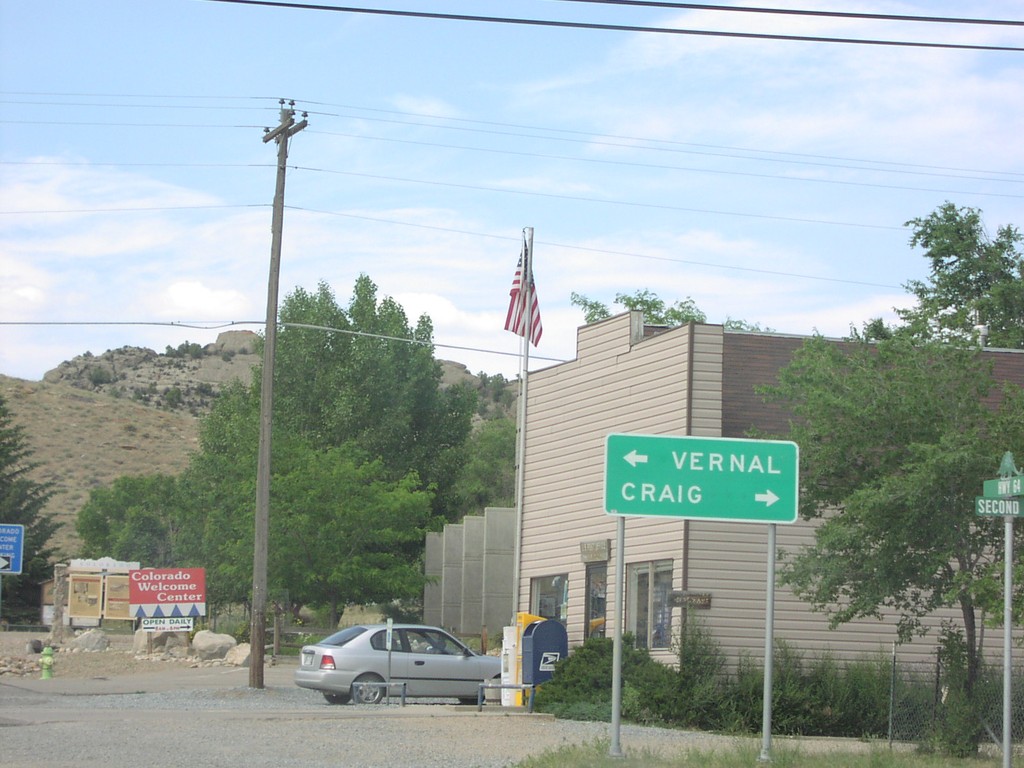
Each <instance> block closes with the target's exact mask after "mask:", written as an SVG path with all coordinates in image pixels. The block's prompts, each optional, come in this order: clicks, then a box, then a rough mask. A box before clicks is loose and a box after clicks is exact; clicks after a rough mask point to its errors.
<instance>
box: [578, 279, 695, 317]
mask: <svg viewBox="0 0 1024 768" xmlns="http://www.w3.org/2000/svg"><path fill="white" fill-rule="evenodd" d="M569 301H570V303H572V305H573V306H576V307H580V308H581V309H582V310H583V312H584V319H585V320H586V321H587V323H596V322H597V321H599V320H604V319H606V318H608V317H611V312H610V311H609V310H608V307H607V306H605V305H604V304H602V303H601V302H599V301H594V300H592V299H589V298H587V297H586V296H583V295H581V294H578V293H575V292H573V293H572V294H570V296H569ZM615 303H616V304H619V305H621V306H622V307H624V308H626V309H628V310H631V311H641V312H643V313H644V321H645V322H647V323H650V324H652V325H671V326H676V325H686V324H687V323H690V322H693V323H706V322H707V315H705V314H704V313H703V312H701V311H700V309H698V308H697V305H696V303H695V302H694V301H693V299H691V298H689V297H687V298H686V299H684V300H682V301H677V302H675V303H674V304H666V303H665V301H664V300H663V299H661V298H659V297H658V295H657V294H655V293H653V292H652V291H649V290H647V289H646V288H645V289H643V290H638V291H634V292H633V294H632V295H629V294H625V293H617V294H615Z"/></svg>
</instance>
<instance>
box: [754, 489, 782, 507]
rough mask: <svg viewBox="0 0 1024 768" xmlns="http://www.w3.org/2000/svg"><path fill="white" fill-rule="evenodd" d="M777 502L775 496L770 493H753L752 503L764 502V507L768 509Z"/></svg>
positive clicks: (777, 498)
mask: <svg viewBox="0 0 1024 768" xmlns="http://www.w3.org/2000/svg"><path fill="white" fill-rule="evenodd" d="M778 500H779V497H778V496H776V495H775V494H774V493H772V492H771V491H766V492H765V493H755V494H754V501H763V502H765V506H766V507H770V506H771V505H772V504H774V503H775V502H776V501H778Z"/></svg>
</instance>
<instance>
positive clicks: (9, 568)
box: [0, 523, 25, 576]
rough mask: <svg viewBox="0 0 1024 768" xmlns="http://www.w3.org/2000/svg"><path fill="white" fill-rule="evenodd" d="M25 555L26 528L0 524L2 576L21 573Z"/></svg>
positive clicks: (0, 572)
mask: <svg viewBox="0 0 1024 768" xmlns="http://www.w3.org/2000/svg"><path fill="white" fill-rule="evenodd" d="M24 553H25V526H24V525H11V524H9V523H0V576H4V575H8V576H13V575H16V574H19V573H21V561H22V559H23V557H24Z"/></svg>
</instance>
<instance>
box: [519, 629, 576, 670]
mask: <svg viewBox="0 0 1024 768" xmlns="http://www.w3.org/2000/svg"><path fill="white" fill-rule="evenodd" d="M568 655H569V636H568V635H567V634H566V632H565V627H563V626H562V625H561V624H560V623H559V622H557V621H553V620H551V619H544V620H542V621H535V622H533V623H532V624H529V625H527V627H526V629H525V630H523V683H525V684H527V685H540V684H541V683H546V682H547V681H548V680H550V679H551V676H552V675H553V674H554V673H555V664H557V663H558V662H559V661H560V660H562V659H564V658H565V657H566V656H568Z"/></svg>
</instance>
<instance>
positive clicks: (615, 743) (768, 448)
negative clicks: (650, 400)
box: [604, 434, 800, 762]
mask: <svg viewBox="0 0 1024 768" xmlns="http://www.w3.org/2000/svg"><path fill="white" fill-rule="evenodd" d="M799 460H800V451H799V448H798V447H797V444H796V443H793V442H788V441H782V440H739V439H735V438H727V437H693V436H689V435H687V436H671V435H639V434H610V435H608V436H607V437H606V438H605V476H604V509H605V512H607V513H608V514H610V515H616V516H617V517H618V518H619V519H618V520H617V521H616V522H617V525H618V527H617V531H618V539H617V542H616V550H617V551H616V553H615V556H616V560H615V562H616V576H615V577H616V580H617V582H618V585H617V588H616V600H615V608H616V613H615V645H614V647H613V659H612V738H611V749H610V752H609V753H610V755H611V756H612V757H621V755H622V752H621V749H620V747H619V723H620V719H619V708H620V707H621V701H622V699H621V684H622V682H621V680H622V676H621V670H620V665H621V663H622V656H621V653H622V651H621V642H622V640H621V630H622V621H623V614H622V611H621V610H620V606H621V603H622V597H623V594H624V592H625V584H626V580H625V575H624V574H623V565H622V564H623V559H622V551H623V548H624V538H625V536H624V534H623V528H624V522H625V521H624V517H623V516H625V515H643V516H648V517H680V518H686V519H689V520H720V521H721V520H724V521H731V522H745V523H767V524H768V573H767V576H766V579H767V585H766V602H765V640H764V648H765V650H764V654H765V662H764V701H763V703H762V718H761V736H762V742H761V756H760V759H761V761H763V762H768V761H770V760H771V733H772V657H773V654H774V650H773V648H774V626H775V534H776V529H775V527H776V524H777V523H795V522H796V520H797V516H798V512H799V501H800V476H799Z"/></svg>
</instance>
